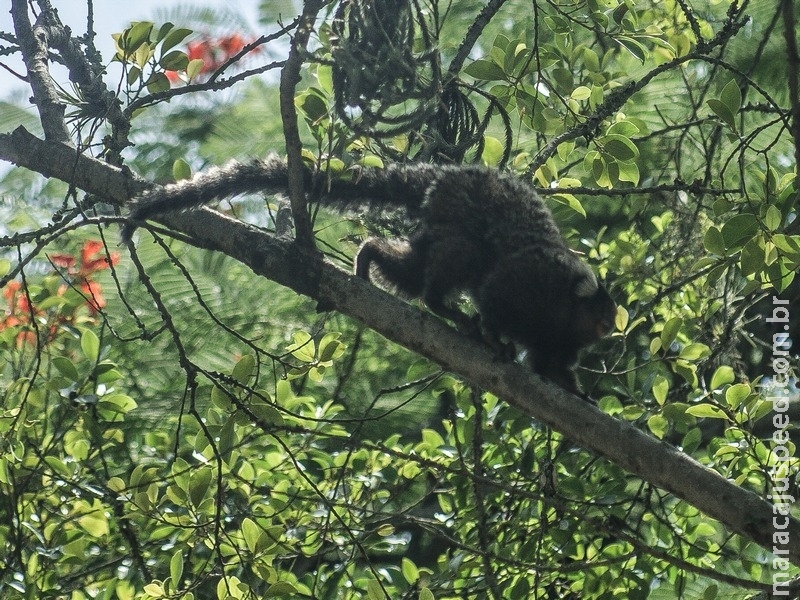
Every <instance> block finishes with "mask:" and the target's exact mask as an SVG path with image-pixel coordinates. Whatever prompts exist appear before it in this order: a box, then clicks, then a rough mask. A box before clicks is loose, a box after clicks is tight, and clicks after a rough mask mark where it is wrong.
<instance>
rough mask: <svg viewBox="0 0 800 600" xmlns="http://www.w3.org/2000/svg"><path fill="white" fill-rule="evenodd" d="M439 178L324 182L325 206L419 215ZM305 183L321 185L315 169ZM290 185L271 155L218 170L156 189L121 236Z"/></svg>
mask: <svg viewBox="0 0 800 600" xmlns="http://www.w3.org/2000/svg"><path fill="white" fill-rule="evenodd" d="M434 176H435V167H434V166H432V165H426V164H414V165H392V166H390V167H388V168H386V169H371V168H368V169H363V170H360V171H355V172H354V173H353V174H352V175H350V174H348V177H346V178H332V179H330V180H328V181H324V182H322V184H323V185H324V186H325V188H326V190H325V193H324V194H323V203H324V204H327V205H331V206H336V207H338V208H343V209H347V208H352V207H355V206H365V205H367V206H370V205H374V206H382V205H389V206H398V207H403V208H406V209H407V210H409V211H411V212H413V211H414V209H416V208H418V207H419V206H420V204H421V203H422V200H423V199H424V196H425V190H426V189H427V188H428V187H429V186H430V183H431V181H432V180H433V178H434ZM305 179H306V187H307V188H310V187H311V186H312V185H313V183H314V180H315V177H314V174H313V172H312V171H311V170H310V169H306V170H305ZM318 179H320V180H322V179H323V178H322V177H320V178H318ZM288 182H289V177H288V168H287V165H286V161H285V160H284V159H282V158H280V157H278V156H276V155H270V156H269V157H267V158H266V159H265V160H254V161H251V162H249V163H240V162H235V161H234V162H230V163H228V164H227V165H225V166H223V167H212V168H211V169H208V170H206V171H203V172H200V173H197V174H196V175H195V176H194V177H193V178H192V179H188V180H184V181H179V182H178V183H173V184H170V185H165V186H163V187H156V188H153V189H150V190H148V191H146V192H145V193H143V194H142V195H140V196H138V197H136V198H134V199H133V200H132V201H131V204H130V206H131V211H130V214H129V215H128V222H127V223H126V224H125V225H124V227H123V228H122V232H121V236H122V241H123V242H124V243H127V242H129V241H130V239H131V236H132V235H133V232H134V231H135V229H136V227H137V225H138V224H140V223H142V222H143V221H145V220H147V219H150V218H153V217H156V216H158V215H160V214H165V213H172V212H180V211H183V210H189V209H192V208H196V207H198V206H202V205H204V204H208V203H209V202H212V201H214V200H220V199H222V198H231V197H234V196H238V195H240V194H248V193H258V192H261V193H263V192H280V191H285V190H286V189H287V187H288Z"/></svg>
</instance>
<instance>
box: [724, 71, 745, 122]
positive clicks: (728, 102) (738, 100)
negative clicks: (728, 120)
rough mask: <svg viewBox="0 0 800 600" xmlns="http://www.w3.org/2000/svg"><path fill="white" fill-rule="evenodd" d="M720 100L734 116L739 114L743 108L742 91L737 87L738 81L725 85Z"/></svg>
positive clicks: (731, 81)
mask: <svg viewBox="0 0 800 600" xmlns="http://www.w3.org/2000/svg"><path fill="white" fill-rule="evenodd" d="M719 99H720V100H721V101H722V103H723V104H724V105H725V106H727V107H728V110H730V111H731V113H733V114H734V115H735V114H736V113H738V112H739V109H741V107H742V91H741V90H740V89H739V86H738V85H736V81H734V80H733V79H731V80H730V81H729V82H728V83H727V84H725V87H724V88H722V92H721V93H720V95H719Z"/></svg>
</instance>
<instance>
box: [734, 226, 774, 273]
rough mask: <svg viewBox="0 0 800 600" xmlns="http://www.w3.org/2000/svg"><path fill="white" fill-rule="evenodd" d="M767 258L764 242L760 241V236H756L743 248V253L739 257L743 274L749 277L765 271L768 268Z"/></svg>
mask: <svg viewBox="0 0 800 600" xmlns="http://www.w3.org/2000/svg"><path fill="white" fill-rule="evenodd" d="M766 258H767V257H766V249H765V248H764V245H763V241H762V240H761V239H760V236H758V235H756V236H755V237H753V238H751V239H750V241H748V242H747V243H746V244H745V245H744V247H743V248H742V253H741V256H740V257H739V265H740V267H741V269H742V274H743V275H745V276H747V275H753V274H755V273H759V272H761V271H763V270H764V268H765V267H766V266H767V265H766Z"/></svg>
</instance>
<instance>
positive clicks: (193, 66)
mask: <svg viewBox="0 0 800 600" xmlns="http://www.w3.org/2000/svg"><path fill="white" fill-rule="evenodd" d="M205 66H206V63H205V61H204V60H203V59H202V58H193V59H192V60H190V61H189V64H188V65H186V76H187V77H188V78H189V81H191V80H193V79H194V78H195V77H197V76H198V75H199V74H200V73H202V72H203V67H205Z"/></svg>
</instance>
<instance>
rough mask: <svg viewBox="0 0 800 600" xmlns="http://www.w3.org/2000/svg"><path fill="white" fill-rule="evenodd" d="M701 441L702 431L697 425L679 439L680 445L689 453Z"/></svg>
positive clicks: (695, 448)
mask: <svg viewBox="0 0 800 600" xmlns="http://www.w3.org/2000/svg"><path fill="white" fill-rule="evenodd" d="M702 441H703V431H702V430H701V429H700V428H699V427H692V428H691V429H690V430H689V431H687V432H686V435H684V436H683V440H681V447H682V448H683V451H684V452H686V453H687V454H691V453H692V452H694V451H695V450H697V448H699V447H700V442H702Z"/></svg>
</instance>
